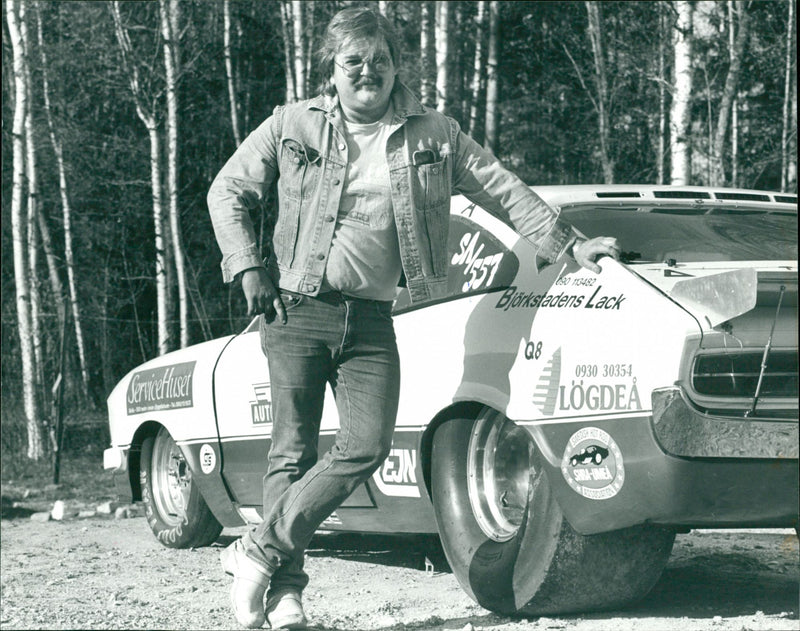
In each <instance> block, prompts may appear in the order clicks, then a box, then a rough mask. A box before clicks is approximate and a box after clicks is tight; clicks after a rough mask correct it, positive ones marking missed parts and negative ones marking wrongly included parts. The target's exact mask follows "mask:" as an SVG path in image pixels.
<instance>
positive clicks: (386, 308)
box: [375, 302, 394, 323]
mask: <svg viewBox="0 0 800 631" xmlns="http://www.w3.org/2000/svg"><path fill="white" fill-rule="evenodd" d="M375 310H376V311H377V313H378V318H380V319H381V320H384V321H385V322H390V323H394V319H393V318H392V303H391V302H376V303H375Z"/></svg>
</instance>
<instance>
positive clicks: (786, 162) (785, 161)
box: [781, 0, 797, 192]
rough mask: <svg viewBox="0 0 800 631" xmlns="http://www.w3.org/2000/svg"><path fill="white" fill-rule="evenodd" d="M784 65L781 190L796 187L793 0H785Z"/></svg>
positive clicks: (795, 83) (795, 88)
mask: <svg viewBox="0 0 800 631" xmlns="http://www.w3.org/2000/svg"><path fill="white" fill-rule="evenodd" d="M786 4H787V5H788V11H787V13H788V16H787V20H786V65H785V74H784V92H783V115H782V119H781V191H784V192H785V191H789V190H792V189H793V188H794V189H795V190H796V189H797V51H796V49H795V41H794V40H795V30H796V29H797V17H796V12H797V9H796V5H795V0H787V3H786Z"/></svg>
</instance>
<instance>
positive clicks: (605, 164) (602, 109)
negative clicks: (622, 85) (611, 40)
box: [586, 1, 614, 184]
mask: <svg viewBox="0 0 800 631" xmlns="http://www.w3.org/2000/svg"><path fill="white" fill-rule="evenodd" d="M586 12H587V13H588V16H589V28H588V35H589V42H590V43H591V46H592V54H593V56H594V79H595V85H596V87H597V99H596V101H595V105H596V107H597V119H598V136H599V140H600V164H601V166H602V169H603V179H604V181H605V183H606V184H613V183H614V162H613V161H612V160H611V158H610V156H609V144H610V137H611V134H610V126H609V121H608V75H607V73H606V61H605V57H604V52H603V40H602V26H601V23H600V8H599V3H597V2H594V1H589V2H586Z"/></svg>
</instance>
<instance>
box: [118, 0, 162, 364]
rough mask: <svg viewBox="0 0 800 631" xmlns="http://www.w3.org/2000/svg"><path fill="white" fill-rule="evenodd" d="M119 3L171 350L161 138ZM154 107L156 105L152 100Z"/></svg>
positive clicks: (158, 304) (158, 302) (123, 52)
mask: <svg viewBox="0 0 800 631" xmlns="http://www.w3.org/2000/svg"><path fill="white" fill-rule="evenodd" d="M119 6H120V2H119V0H115V1H114V2H112V3H111V14H112V16H113V18H114V29H115V34H116V37H117V42H118V43H119V47H120V52H121V55H122V64H123V66H124V67H125V70H126V73H127V75H128V82H129V84H130V87H131V92H132V94H133V98H134V102H135V104H136V114H137V115H138V116H139V118H140V120H141V121H142V122H143V123H144V125H145V127H146V128H147V133H148V136H149V138H150V185H151V189H152V194H153V228H154V233H155V238H154V240H155V249H156V260H155V264H156V265H155V266H156V273H155V281H156V309H157V314H156V317H157V320H158V324H157V328H158V354H159V355H163V354H165V353H167V352H168V351H169V350H170V349H169V346H170V342H169V326H168V320H167V314H168V309H167V301H168V297H167V294H168V288H167V252H166V243H165V240H164V205H163V200H162V195H161V161H160V155H161V142H160V139H159V136H158V123H157V121H156V116H155V113H154V112H153V111H152V110H150V109H148V108H147V107H146V99H145V98H144V94H143V93H142V89H141V87H140V84H139V71H138V69H137V67H136V65H135V64H134V62H133V60H132V59H131V57H132V54H133V51H132V48H131V42H130V38H129V37H128V33H127V31H126V30H125V28H124V27H123V26H122V17H121V16H120V11H119ZM153 107H155V104H154V105H153Z"/></svg>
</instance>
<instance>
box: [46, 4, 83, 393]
mask: <svg viewBox="0 0 800 631" xmlns="http://www.w3.org/2000/svg"><path fill="white" fill-rule="evenodd" d="M35 8H36V35H37V40H38V43H39V57H40V61H41V64H42V70H41V72H42V96H43V102H44V112H45V117H46V118H47V128H48V132H49V136H50V144H51V145H52V147H53V154H54V155H55V158H56V168H57V169H58V191H59V197H60V200H61V218H62V221H63V224H64V261H65V263H66V268H67V288H68V291H69V304H70V310H71V313H72V324H73V327H74V329H75V344H76V347H77V351H78V362H79V364H80V371H81V383H82V386H83V396H84V399H87V398H88V396H89V369H88V366H87V361H86V343H85V341H84V336H83V317H82V314H81V305H80V299H79V297H78V281H77V279H76V277H75V254H74V247H73V234H72V205H71V203H70V195H69V187H68V184H67V169H66V165H65V163H64V149H63V144H62V142H61V134H60V133H59V130H58V129H57V128H56V123H55V119H54V117H53V108H52V106H51V103H50V80H49V71H48V68H49V64H48V58H47V52H46V50H45V45H44V35H43V28H42V16H41V10H40V7H39V3H38V2H36V3H35ZM38 219H39V226H40V230H39V232H40V233H41V235H42V241H43V243H44V244H45V248H46V250H45V251H47V250H48V247H49V249H50V250H52V246H49V241H50V237H49V230H48V229H47V225H46V221H45V219H44V217H43V216H41V213H40V216H39V218H38ZM49 265H50V268H51V269H50V277H51V286H52V287H53V295H54V299H55V300H56V302H57V303H58V302H61V301H63V290H62V289H61V287H60V279H58V275H57V272H55V270H54V269H53V265H52V264H49ZM56 281H58V282H56ZM61 309H62V307H61V305H58V310H59V315H60V318H59V321H63V313H61Z"/></svg>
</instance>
